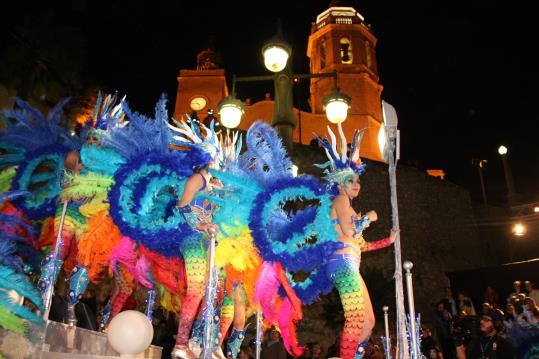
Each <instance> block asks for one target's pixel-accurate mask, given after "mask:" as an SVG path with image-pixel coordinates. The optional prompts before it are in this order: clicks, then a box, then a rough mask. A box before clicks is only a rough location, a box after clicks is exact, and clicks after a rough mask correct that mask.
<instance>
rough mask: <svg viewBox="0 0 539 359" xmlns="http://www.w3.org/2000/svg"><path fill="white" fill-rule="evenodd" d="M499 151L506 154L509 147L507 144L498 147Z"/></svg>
mask: <svg viewBox="0 0 539 359" xmlns="http://www.w3.org/2000/svg"><path fill="white" fill-rule="evenodd" d="M498 153H499V154H500V155H502V156H503V155H505V154H507V147H505V146H500V147H498Z"/></svg>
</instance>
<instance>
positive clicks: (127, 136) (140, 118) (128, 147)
mask: <svg viewBox="0 0 539 359" xmlns="http://www.w3.org/2000/svg"><path fill="white" fill-rule="evenodd" d="M166 103H167V98H166V96H165V95H164V94H163V95H161V97H160V99H159V101H158V102H157V105H156V106H155V118H148V117H146V116H144V115H141V114H139V113H138V112H133V111H132V110H131V109H130V108H129V106H128V104H127V102H125V101H122V102H121V105H122V109H123V111H124V112H125V114H126V115H127V118H128V119H129V121H128V122H127V121H126V122H124V123H125V125H124V126H115V127H113V128H112V129H110V127H109V131H108V133H107V135H106V136H105V137H104V138H103V139H102V142H101V143H102V145H103V147H106V148H111V149H113V150H115V151H116V152H117V153H119V154H120V155H121V156H122V157H124V158H125V159H126V160H129V159H131V158H136V157H138V156H140V155H143V154H145V153H149V152H150V151H151V152H153V153H156V152H159V153H163V154H165V153H167V152H168V151H169V149H168V146H169V143H170V142H171V140H172V136H171V135H170V133H169V131H168V128H167V123H168V113H167V109H166Z"/></svg>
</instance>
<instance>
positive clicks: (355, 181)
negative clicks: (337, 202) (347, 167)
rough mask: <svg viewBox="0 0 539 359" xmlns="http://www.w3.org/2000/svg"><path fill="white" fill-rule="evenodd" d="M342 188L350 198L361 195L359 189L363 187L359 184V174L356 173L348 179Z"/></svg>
mask: <svg viewBox="0 0 539 359" xmlns="http://www.w3.org/2000/svg"><path fill="white" fill-rule="evenodd" d="M342 189H343V191H344V193H345V194H346V195H347V196H348V197H349V198H356V197H357V196H358V195H359V190H360V189H361V186H360V184H359V176H358V175H354V176H353V177H350V178H349V179H348V180H346V182H345V183H344V184H343V186H342Z"/></svg>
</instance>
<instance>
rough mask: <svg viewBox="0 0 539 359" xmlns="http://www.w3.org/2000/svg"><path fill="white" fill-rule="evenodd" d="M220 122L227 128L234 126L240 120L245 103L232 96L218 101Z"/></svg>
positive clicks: (236, 125)
mask: <svg viewBox="0 0 539 359" xmlns="http://www.w3.org/2000/svg"><path fill="white" fill-rule="evenodd" d="M218 107H219V116H220V120H221V124H222V125H223V126H225V127H227V128H236V127H238V125H239V124H240V122H241V116H243V112H244V108H245V104H244V103H243V102H241V101H240V100H238V99H237V98H235V97H234V96H228V97H226V98H225V99H224V100H223V101H221V103H219V106H218Z"/></svg>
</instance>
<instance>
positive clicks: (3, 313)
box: [0, 307, 26, 335]
mask: <svg viewBox="0 0 539 359" xmlns="http://www.w3.org/2000/svg"><path fill="white" fill-rule="evenodd" d="M0 326H2V327H4V329H6V330H9V331H12V332H14V333H17V334H21V335H24V334H25V333H26V326H25V325H24V322H23V320H22V319H21V318H18V317H17V316H15V315H13V314H11V312H10V311H9V310H7V309H6V308H4V307H0Z"/></svg>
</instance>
